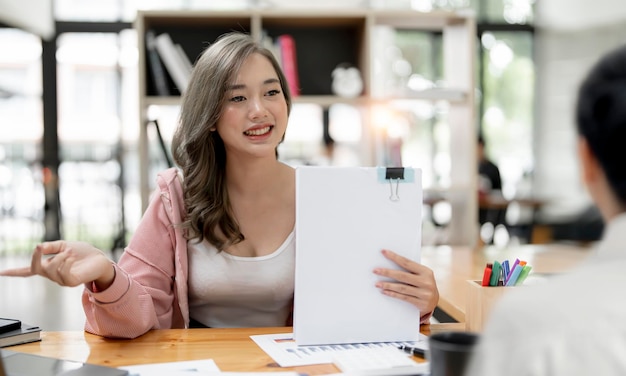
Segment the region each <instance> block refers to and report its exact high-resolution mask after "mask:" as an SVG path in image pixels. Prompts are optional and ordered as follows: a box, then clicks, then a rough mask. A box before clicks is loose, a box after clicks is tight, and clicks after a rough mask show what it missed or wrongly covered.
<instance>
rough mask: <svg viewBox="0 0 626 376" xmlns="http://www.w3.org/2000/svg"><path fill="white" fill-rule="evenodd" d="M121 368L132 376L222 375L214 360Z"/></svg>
mask: <svg viewBox="0 0 626 376" xmlns="http://www.w3.org/2000/svg"><path fill="white" fill-rule="evenodd" d="M119 368H120V369H124V370H126V371H128V372H129V373H130V376H179V375H180V376H190V375H217V374H220V369H219V367H218V366H217V364H215V362H214V361H213V360H212V359H206V360H190V361H181V362H167V363H152V364H138V365H134V366H125V367H119Z"/></svg>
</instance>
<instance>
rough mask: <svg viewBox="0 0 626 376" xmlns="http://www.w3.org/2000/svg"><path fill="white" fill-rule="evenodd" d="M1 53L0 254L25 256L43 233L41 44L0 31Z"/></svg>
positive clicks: (16, 33) (25, 35) (23, 35)
mask: <svg viewBox="0 0 626 376" xmlns="http://www.w3.org/2000/svg"><path fill="white" fill-rule="evenodd" d="M0 48H1V49H2V50H3V51H11V53H5V54H1V55H0V119H2V126H1V127H0V253H4V254H7V253H24V252H27V253H29V252H31V250H32V249H33V247H34V245H35V244H37V243H39V242H40V241H41V240H42V239H43V231H44V230H43V208H44V195H43V185H42V182H41V166H40V164H39V160H40V158H41V156H40V154H39V145H40V142H41V138H42V135H43V120H42V119H43V115H42V102H41V93H42V80H41V40H40V39H39V38H38V37H36V36H34V35H32V34H29V33H26V32H23V31H20V30H16V29H9V28H5V29H1V28H0Z"/></svg>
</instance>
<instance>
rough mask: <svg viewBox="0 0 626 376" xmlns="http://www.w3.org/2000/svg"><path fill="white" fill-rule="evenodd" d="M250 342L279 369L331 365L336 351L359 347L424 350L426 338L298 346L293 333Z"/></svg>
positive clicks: (265, 335) (260, 337) (426, 342)
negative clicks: (263, 352)
mask: <svg viewBox="0 0 626 376" xmlns="http://www.w3.org/2000/svg"><path fill="white" fill-rule="evenodd" d="M250 338H252V340H253V341H254V342H255V343H256V344H257V345H258V346H259V347H260V348H261V349H262V350H263V351H265V353H267V355H269V356H270V357H271V358H272V359H274V361H275V362H276V363H278V364H279V365H280V366H281V367H295V366H306V365H311V364H324V363H332V358H333V354H335V353H337V352H338V351H342V350H346V349H353V348H359V347H373V348H377V347H378V348H381V347H388V346H393V347H398V346H400V345H406V346H411V347H417V348H420V349H424V350H426V349H427V348H428V337H426V336H425V335H423V334H421V333H420V334H419V339H418V340H417V341H401V342H379V343H356V344H344V345H322V346H298V345H296V342H295V340H294V339H293V333H279V334H262V335H254V336H250Z"/></svg>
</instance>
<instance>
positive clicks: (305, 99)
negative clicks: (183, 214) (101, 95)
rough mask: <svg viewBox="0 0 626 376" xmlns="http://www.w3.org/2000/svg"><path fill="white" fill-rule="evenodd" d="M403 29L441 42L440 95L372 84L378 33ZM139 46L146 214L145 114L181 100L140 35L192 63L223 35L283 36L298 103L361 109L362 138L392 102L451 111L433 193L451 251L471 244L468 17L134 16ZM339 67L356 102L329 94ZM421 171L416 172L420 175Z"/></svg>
mask: <svg viewBox="0 0 626 376" xmlns="http://www.w3.org/2000/svg"><path fill="white" fill-rule="evenodd" d="M379 26H384V27H391V28H395V29H399V30H417V31H434V32H438V33H441V35H442V44H443V47H442V48H443V50H442V56H443V60H444V62H443V76H444V81H445V87H442V88H436V89H428V90H421V91H411V92H393V93H390V92H386V91H384V90H381V89H380V88H379V85H376V84H375V81H376V79H377V77H376V72H375V69H374V65H375V61H376V58H377V54H378V53H380V51H376V50H375V48H374V45H375V40H374V38H375V33H374V30H375V29H376V28H377V27H379ZM135 28H136V30H137V34H138V46H139V106H140V111H139V124H141V126H140V130H139V169H140V171H139V174H140V176H139V182H140V193H141V199H142V207H143V208H145V207H146V206H147V202H148V198H149V195H150V193H151V192H152V189H153V187H152V184H153V182H152V181H153V180H154V177H153V176H149V175H150V174H149V159H148V146H147V143H148V133H147V129H146V128H147V126H146V125H147V123H148V117H147V109H148V107H149V106H151V105H173V106H176V105H178V104H179V103H180V91H179V90H178V89H177V88H176V85H174V83H173V80H172V78H171V77H170V76H169V75H168V77H166V80H167V84H168V86H169V88H170V93H169V94H168V95H166V96H163V95H157V88H156V85H155V82H154V80H152V79H151V77H153V76H152V71H151V68H150V64H149V62H148V60H149V55H148V51H147V48H146V38H145V36H146V33H147V32H149V31H150V32H154V33H155V34H156V35H159V34H161V33H168V34H169V35H170V36H171V38H172V40H173V41H174V42H175V43H177V44H180V46H181V47H182V49H183V50H184V52H185V53H186V55H187V57H188V58H189V60H190V61H191V62H192V63H193V62H194V61H195V59H196V58H197V56H198V55H199V54H200V53H201V51H202V50H203V49H204V48H205V47H206V46H207V45H208V43H210V42H212V41H214V40H215V39H216V38H217V37H218V36H219V35H221V34H223V33H225V32H229V31H234V30H236V31H243V32H247V33H250V34H251V35H253V36H254V37H255V38H257V39H258V40H261V38H262V37H263V36H264V35H268V36H270V37H272V38H276V37H277V36H279V35H282V34H289V35H291V36H293V38H294V40H295V41H296V46H297V48H296V55H297V68H298V72H299V81H300V87H301V91H300V95H298V96H297V97H295V98H294V103H313V104H318V105H321V106H323V107H329V106H331V105H333V104H336V103H345V104H350V105H353V106H355V107H358V108H359V109H360V110H361V113H362V114H363V116H362V118H363V127H364V129H371V128H372V124H371V119H372V112H371V109H372V108H373V107H374V106H381V105H382V106H384V105H385V104H386V103H390V102H391V101H393V100H403V101H407V100H408V101H415V102H429V103H433V104H434V103H440V102H445V103H447V108H448V110H447V115H446V116H447V120H446V121H447V122H448V124H449V129H450V140H449V144H450V150H451V152H450V156H449V158H450V178H449V184H448V185H447V186H445V187H440V188H439V187H435V188H434V189H436V190H437V191H438V192H441V193H442V194H443V195H444V196H445V198H446V200H447V201H448V202H449V203H450V205H451V210H452V213H451V221H450V223H449V224H448V233H449V237H448V240H447V242H448V243H450V244H454V245H470V246H473V245H475V244H476V241H477V238H478V224H477V213H478V209H477V193H476V192H477V190H476V187H477V165H476V145H475V142H476V134H477V133H476V126H475V105H474V87H475V85H474V59H475V56H474V54H475V52H474V50H475V46H474V45H475V35H476V31H475V29H476V26H475V21H474V18H473V15H472V14H469V13H468V14H465V13H463V12H443V11H435V12H428V13H425V12H418V11H413V10H382V9H368V8H356V9H327V10H326V9H310V10H309V9H303V8H296V9H274V8H260V9H251V10H241V11H186V10H183V11H156V10H152V11H151V10H146V11H139V12H138V13H137V18H136V21H135ZM340 63H349V64H351V65H353V66H355V67H357V68H358V69H359V70H360V72H361V76H362V79H363V87H364V89H363V92H362V94H361V95H360V96H357V97H355V98H343V97H338V96H335V95H333V93H332V90H331V84H332V75H331V73H332V71H333V69H335V68H336V67H337V65H339V64H340ZM366 133H368V134H366V135H364V142H365V143H366V144H367V145H366V149H368V150H370V152H369V153H368V155H366V157H365V159H366V160H364V161H363V164H364V165H375V164H376V156H375V155H376V153H377V152H376V146H375V144H376V139H375V138H376V134H375V132H373V131H366ZM417 167H419V166H417Z"/></svg>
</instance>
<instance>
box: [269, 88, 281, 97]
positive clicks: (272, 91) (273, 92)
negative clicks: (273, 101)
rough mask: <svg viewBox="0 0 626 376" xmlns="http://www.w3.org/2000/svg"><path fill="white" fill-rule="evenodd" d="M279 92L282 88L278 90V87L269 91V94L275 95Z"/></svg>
mask: <svg viewBox="0 0 626 376" xmlns="http://www.w3.org/2000/svg"><path fill="white" fill-rule="evenodd" d="M278 94H280V90H278V89H273V90H270V91H268V92H267V95H269V96H274V95H278Z"/></svg>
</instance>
